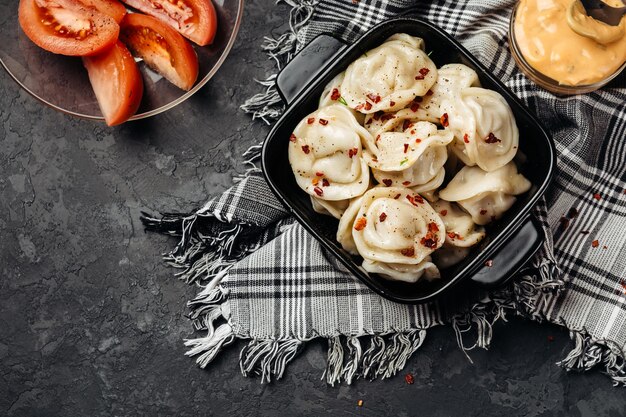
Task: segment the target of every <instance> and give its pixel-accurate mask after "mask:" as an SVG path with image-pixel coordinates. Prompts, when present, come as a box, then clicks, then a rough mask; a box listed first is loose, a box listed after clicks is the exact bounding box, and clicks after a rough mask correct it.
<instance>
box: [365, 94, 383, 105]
mask: <svg viewBox="0 0 626 417" xmlns="http://www.w3.org/2000/svg"><path fill="white" fill-rule="evenodd" d="M367 98H368V99H370V101H372V102H373V103H380V96H379V95H378V94H372V93H369V94H368V95H367Z"/></svg>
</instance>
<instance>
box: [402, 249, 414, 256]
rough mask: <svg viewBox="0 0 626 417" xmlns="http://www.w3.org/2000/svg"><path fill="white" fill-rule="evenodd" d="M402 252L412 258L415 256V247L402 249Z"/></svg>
mask: <svg viewBox="0 0 626 417" xmlns="http://www.w3.org/2000/svg"><path fill="white" fill-rule="evenodd" d="M400 253H401V254H402V255H404V256H408V257H409V258H412V257H413V256H415V248H406V249H401V250H400Z"/></svg>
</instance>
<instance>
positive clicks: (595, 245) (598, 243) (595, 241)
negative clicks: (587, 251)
mask: <svg viewBox="0 0 626 417" xmlns="http://www.w3.org/2000/svg"><path fill="white" fill-rule="evenodd" d="M591 246H592V247H594V248H597V247H598V246H600V242H598V239H596V240H594V241H593V242H591Z"/></svg>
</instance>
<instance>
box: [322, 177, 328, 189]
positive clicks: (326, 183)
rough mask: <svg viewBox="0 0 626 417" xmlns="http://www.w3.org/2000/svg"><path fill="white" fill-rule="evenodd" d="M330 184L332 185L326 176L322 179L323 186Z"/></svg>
mask: <svg viewBox="0 0 626 417" xmlns="http://www.w3.org/2000/svg"><path fill="white" fill-rule="evenodd" d="M329 185H330V182H329V181H328V180H327V179H326V178H324V179H323V180H322V187H328V186H329Z"/></svg>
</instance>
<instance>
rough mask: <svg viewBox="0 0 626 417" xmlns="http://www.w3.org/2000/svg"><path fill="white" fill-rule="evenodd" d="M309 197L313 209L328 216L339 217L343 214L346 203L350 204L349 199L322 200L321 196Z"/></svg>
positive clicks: (346, 206)
mask: <svg viewBox="0 0 626 417" xmlns="http://www.w3.org/2000/svg"><path fill="white" fill-rule="evenodd" d="M310 197H311V206H313V210H315V212H316V213H319V214H326V215H328V216H332V217H334V218H336V219H340V218H341V216H342V215H343V213H344V211H346V209H347V208H348V204H350V200H337V201H330V200H322V199H321V198H317V197H313V196H310Z"/></svg>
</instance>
